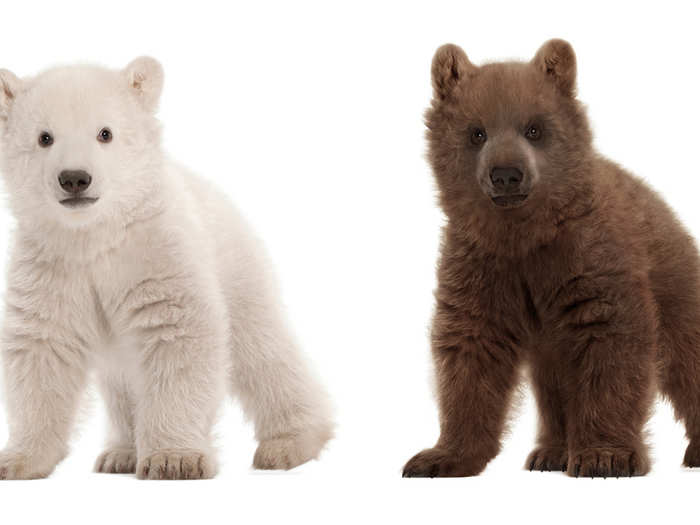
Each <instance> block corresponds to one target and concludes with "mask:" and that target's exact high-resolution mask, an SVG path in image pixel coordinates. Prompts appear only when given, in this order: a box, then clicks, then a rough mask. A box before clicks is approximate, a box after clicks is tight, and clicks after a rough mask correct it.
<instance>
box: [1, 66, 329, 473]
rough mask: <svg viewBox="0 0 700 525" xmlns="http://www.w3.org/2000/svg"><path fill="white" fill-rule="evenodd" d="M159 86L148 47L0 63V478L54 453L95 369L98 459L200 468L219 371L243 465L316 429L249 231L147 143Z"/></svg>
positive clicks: (269, 459)
mask: <svg viewBox="0 0 700 525" xmlns="http://www.w3.org/2000/svg"><path fill="white" fill-rule="evenodd" d="M162 85H163V71H162V68H161V66H160V64H159V63H158V62H156V61H155V60H154V59H152V58H147V57H143V58H138V59H136V60H134V61H133V62H132V63H131V64H129V65H128V66H127V67H126V69H124V70H122V71H113V70H108V69H104V68H100V67H92V66H74V67H61V68H56V69H52V70H49V71H46V72H44V73H41V74H39V75H37V76H35V77H32V78H26V79H19V78H17V77H16V76H15V75H14V74H12V73H11V72H9V71H7V70H0V134H1V138H0V155H1V164H0V168H1V170H2V174H3V176H4V180H5V189H6V192H7V195H8V197H9V202H10V207H11V209H12V212H13V214H14V216H15V217H16V219H17V230H16V232H15V236H14V242H13V247H12V253H11V260H10V263H9V272H8V282H7V292H6V298H5V302H6V305H5V319H4V325H3V334H2V347H1V350H2V358H3V365H4V384H5V387H6V403H7V412H8V418H9V428H10V437H9V441H8V443H7V446H6V448H5V449H4V450H2V451H1V452H0V479H21V478H41V477H45V476H47V475H49V474H50V473H51V472H52V471H53V469H54V467H55V466H56V464H57V463H58V462H59V461H61V459H63V458H64V457H65V455H66V454H67V450H68V447H67V442H68V439H69V434H70V431H71V427H72V426H73V423H74V419H75V416H76V410H77V407H78V404H79V401H80V399H81V397H82V396H81V394H82V392H83V390H84V389H85V387H86V381H87V378H88V374H89V372H90V371H91V370H92V369H95V370H96V372H97V374H96V376H97V378H98V381H99V386H100V390H101V392H102V394H103V395H104V399H105V401H106V406H107V408H108V411H109V419H110V428H109V438H108V443H107V447H106V449H105V451H104V452H103V453H102V454H101V455H100V457H99V458H98V459H97V463H96V465H95V469H96V470H97V471H99V472H115V473H125V472H135V473H136V474H137V476H138V477H139V478H147V479H193V478H210V477H212V476H214V474H215V473H216V470H217V466H216V459H215V454H214V451H213V449H212V436H211V430H212V425H213V423H214V422H215V419H216V415H217V411H218V408H219V406H220V404H221V403H222V401H223V398H224V396H225V394H226V390H227V388H228V389H229V390H230V391H231V393H232V394H234V395H235V396H237V397H238V399H240V401H241V403H242V405H243V409H244V411H245V412H246V414H247V415H248V416H249V417H250V418H251V419H252V420H253V422H254V424H255V434H256V438H257V439H258V441H259V446H258V449H257V451H256V453H255V458H254V460H253V464H254V466H255V467H257V468H264V469H289V468H293V467H295V466H297V465H299V464H301V463H304V462H305V461H308V460H309V459H312V458H315V457H317V455H318V454H319V452H320V450H321V449H322V448H323V446H324V445H325V443H326V442H327V441H328V440H329V439H330V437H331V434H332V424H331V419H330V412H329V409H328V406H327V399H326V393H325V392H324V390H323V388H322V387H321V386H320V384H319V382H318V381H317V380H316V378H315V377H313V375H312V374H311V373H310V372H309V370H308V369H307V367H306V365H305V363H304V361H303V359H302V356H301V355H300V353H299V350H298V349H297V346H296V344H295V342H294V340H293V338H292V337H291V336H290V333H289V331H288V329H287V327H286V326H285V322H284V320H283V319H282V315H281V312H280V307H279V305H278V302H277V291H276V289H275V284H274V281H273V279H272V278H271V275H270V270H269V265H268V261H267V260H266V257H265V255H264V253H263V250H262V249H261V246H260V245H259V243H258V241H257V240H256V239H255V237H254V236H253V234H252V233H251V232H250V231H249V229H248V228H247V227H246V225H245V223H244V222H243V220H242V219H241V217H240V216H239V215H238V214H237V212H236V210H235V209H234V208H233V207H232V206H231V204H230V203H229V202H228V200H227V199H226V198H225V197H223V196H222V195H220V194H219V193H217V191H216V190H215V189H214V188H213V187H212V186H210V185H209V184H208V183H207V182H206V181H205V180H202V179H199V178H197V177H196V176H194V175H192V174H190V173H188V172H187V171H185V170H184V169H183V168H181V167H180V166H178V165H176V164H173V163H171V162H170V161H168V160H167V159H166V156H165V155H164V153H163V151H162V149H161V140H160V126H159V123H158V120H157V119H156V117H155V112H156V108H157V105H158V99H159V97H160V92H161V88H162Z"/></svg>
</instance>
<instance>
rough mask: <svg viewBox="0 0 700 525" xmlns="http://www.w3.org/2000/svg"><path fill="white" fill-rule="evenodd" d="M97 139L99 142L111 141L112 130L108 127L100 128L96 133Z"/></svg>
mask: <svg viewBox="0 0 700 525" xmlns="http://www.w3.org/2000/svg"><path fill="white" fill-rule="evenodd" d="M97 140H98V141H100V142H105V143H107V142H112V131H111V130H110V129H109V128H102V129H101V130H100V132H99V133H98V134H97Z"/></svg>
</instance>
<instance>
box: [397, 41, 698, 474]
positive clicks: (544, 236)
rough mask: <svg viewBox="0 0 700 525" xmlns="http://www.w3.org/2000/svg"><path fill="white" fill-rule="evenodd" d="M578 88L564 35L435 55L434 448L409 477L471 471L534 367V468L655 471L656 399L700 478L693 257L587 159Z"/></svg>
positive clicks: (657, 203)
mask: <svg viewBox="0 0 700 525" xmlns="http://www.w3.org/2000/svg"><path fill="white" fill-rule="evenodd" d="M575 81H576V57H575V55H574V51H573V49H572V48H571V46H570V45H569V44H568V43H567V42H564V41H562V40H551V41H549V42H547V43H545V44H544V45H543V46H542V47H541V48H540V50H539V51H538V52H537V54H536V56H535V58H534V59H533V60H532V61H530V62H526V63H520V62H506V63H493V64H487V65H484V66H481V67H477V66H475V65H474V64H472V63H471V62H470V61H469V59H468V58H467V56H466V55H465V53H464V52H463V51H462V50H461V49H460V48H459V47H457V46H454V45H446V46H443V47H441V48H440V49H438V51H437V53H436V54H435V58H434V59H433V64H432V83H433V87H434V97H433V100H432V104H431V107H430V108H429V110H428V112H427V114H426V124H427V128H428V132H427V137H428V142H429V159H430V163H431V165H432V168H433V171H434V174H435V177H436V179H437V185H438V188H439V197H440V204H441V206H442V209H443V210H444V212H445V214H446V216H447V219H448V221H447V224H446V226H445V227H444V231H443V238H442V248H441V259H440V263H439V267H438V286H437V290H436V292H435V297H436V303H437V304H436V311H435V315H434V319H433V327H432V335H431V339H432V353H433V358H434V363H435V369H436V374H437V392H438V404H439V409H440V438H439V439H438V442H437V444H436V445H435V447H434V448H431V449H427V450H424V451H423V452H420V453H419V454H417V455H416V456H415V457H413V459H411V460H410V461H409V462H408V463H407V464H406V466H405V468H404V476H407V477H413V476H420V477H426V476H429V477H434V476H472V475H475V474H479V473H480V472H481V471H482V470H483V469H484V468H485V467H486V464H487V463H488V462H489V461H490V460H491V459H492V458H493V457H494V456H495V455H496V454H497V453H498V451H499V448H500V438H501V434H502V433H503V430H504V425H505V423H504V422H505V419H506V413H507V411H508V408H509V403H510V401H511V398H512V396H513V393H514V390H515V388H516V385H517V383H518V379H519V375H520V374H519V370H520V368H521V366H524V365H527V368H528V370H529V371H530V376H531V379H532V385H533V389H534V393H535V396H536V399H537V404H538V408H539V412H540V428H539V434H538V439H537V446H536V448H535V450H533V452H532V453H531V454H530V456H529V457H528V458H527V462H526V465H525V466H526V468H529V469H530V470H559V471H566V472H567V473H568V474H569V475H570V476H591V477H596V476H601V477H606V476H635V475H643V474H646V473H647V472H648V471H649V467H650V461H649V455H648V452H647V446H646V444H645V441H644V425H645V423H646V421H647V418H648V416H649V412H650V407H651V405H652V402H653V400H654V394H655V391H656V388H657V387H658V388H659V389H660V391H661V393H662V394H663V395H665V396H666V397H667V398H668V399H669V400H670V401H671V402H672V403H673V406H674V408H675V411H676V414H677V417H678V419H679V420H680V421H682V422H683V423H684V424H685V426H686V430H687V436H688V438H689V440H690V444H689V445H688V449H687V450H686V453H685V459H684V464H685V465H686V466H688V467H698V466H700V264H699V259H698V252H697V250H696V247H695V245H694V242H693V240H692V239H691V237H690V236H689V235H688V233H686V231H685V230H684V229H683V227H682V226H681V225H680V224H679V222H678V220H677V219H676V218H675V216H674V214H673V212H672V211H671V210H670V209H669V208H668V206H667V205H666V204H665V203H664V202H663V201H662V200H661V198H660V197H659V196H658V195H656V194H655V193H654V192H653V191H652V190H651V189H649V188H648V187H647V186H646V185H644V183H643V182H642V181H641V180H639V179H637V178H635V177H633V176H632V175H630V174H628V173H626V172H625V171H624V170H623V169H621V168H620V167H619V166H617V165H616V164H614V163H612V162H610V161H609V160H607V159H604V158H602V157H601V156H600V155H599V154H598V153H596V151H595V150H594V149H593V146H592V138H591V130H590V128H589V125H588V122H587V118H586V114H585V111H584V108H583V107H582V105H581V103H580V102H579V101H578V100H577V99H576V93H575V91H576V87H575Z"/></svg>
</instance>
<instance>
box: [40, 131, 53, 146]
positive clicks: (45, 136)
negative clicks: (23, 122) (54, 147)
mask: <svg viewBox="0 0 700 525" xmlns="http://www.w3.org/2000/svg"><path fill="white" fill-rule="evenodd" d="M51 144H53V137H52V136H51V133H49V132H48V131H42V132H41V133H40V134H39V146H41V147H42V148H48V147H49V146H50V145H51Z"/></svg>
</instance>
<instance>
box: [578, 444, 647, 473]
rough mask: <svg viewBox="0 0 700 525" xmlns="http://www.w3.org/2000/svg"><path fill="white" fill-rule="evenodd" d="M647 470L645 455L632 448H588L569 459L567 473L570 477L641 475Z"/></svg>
mask: <svg viewBox="0 0 700 525" xmlns="http://www.w3.org/2000/svg"><path fill="white" fill-rule="evenodd" d="M647 472H649V460H648V458H647V457H646V455H644V454H641V453H639V452H637V451H635V450H632V449H622V448H589V449H584V450H581V451H579V452H577V453H576V454H572V456H571V458H570V459H569V466H568V470H567V474H568V475H569V476H572V477H576V478H578V477H586V478H607V477H615V478H618V477H631V476H643V475H645V474H646V473H647Z"/></svg>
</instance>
